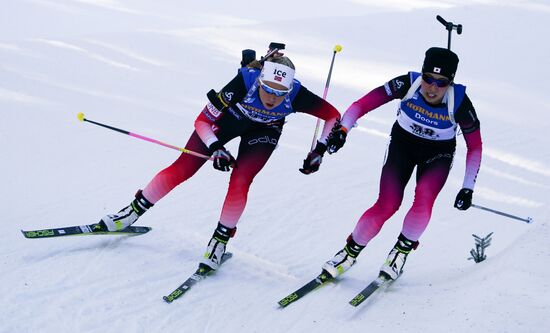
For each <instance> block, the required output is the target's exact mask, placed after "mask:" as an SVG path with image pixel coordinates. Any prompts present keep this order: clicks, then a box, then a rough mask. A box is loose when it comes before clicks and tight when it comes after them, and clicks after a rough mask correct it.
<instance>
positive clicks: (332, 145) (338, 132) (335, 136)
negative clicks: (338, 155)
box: [327, 123, 348, 154]
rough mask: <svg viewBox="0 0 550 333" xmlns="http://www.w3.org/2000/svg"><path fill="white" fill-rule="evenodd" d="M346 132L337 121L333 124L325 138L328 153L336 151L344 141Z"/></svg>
mask: <svg viewBox="0 0 550 333" xmlns="http://www.w3.org/2000/svg"><path fill="white" fill-rule="evenodd" d="M347 135H348V132H347V130H346V128H345V127H342V125H340V124H339V123H337V124H336V125H334V127H333V128H332V130H331V131H330V134H329V135H328V139H327V147H328V149H327V150H328V153H329V154H332V153H335V152H337V151H338V150H339V149H340V148H342V147H343V146H344V143H346V136H347Z"/></svg>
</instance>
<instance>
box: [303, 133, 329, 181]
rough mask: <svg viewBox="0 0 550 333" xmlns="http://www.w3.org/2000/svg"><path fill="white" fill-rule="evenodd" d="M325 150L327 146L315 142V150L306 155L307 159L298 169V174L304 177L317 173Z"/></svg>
mask: <svg viewBox="0 0 550 333" xmlns="http://www.w3.org/2000/svg"><path fill="white" fill-rule="evenodd" d="M326 150H327V146H326V145H325V144H323V143H321V142H319V141H317V145H316V146H315V149H313V151H311V152H309V154H307V157H306V159H305V160H304V166H303V167H302V168H301V169H299V170H300V172H301V173H303V174H304V175H309V174H310V173H314V172H316V171H319V167H320V166H321V162H323V155H324V154H325V151H326Z"/></svg>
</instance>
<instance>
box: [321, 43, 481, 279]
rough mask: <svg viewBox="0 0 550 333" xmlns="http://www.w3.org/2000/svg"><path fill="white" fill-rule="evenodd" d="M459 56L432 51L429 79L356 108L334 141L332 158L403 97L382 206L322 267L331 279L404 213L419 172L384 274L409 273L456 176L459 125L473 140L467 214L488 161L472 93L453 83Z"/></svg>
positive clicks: (376, 95)
mask: <svg viewBox="0 0 550 333" xmlns="http://www.w3.org/2000/svg"><path fill="white" fill-rule="evenodd" d="M457 66H458V56H457V55H456V54H455V53H453V52H452V51H450V50H447V49H444V48H437V47H433V48H430V49H428V50H427V51H426V56H425V59H424V63H423V66H422V73H416V72H409V73H408V74H406V75H402V76H398V77H396V78H394V79H392V80H390V81H389V82H387V83H386V84H384V85H383V86H380V87H378V88H376V89H374V90H372V91H371V92H369V93H368V94H367V95H365V96H364V97H362V98H361V99H359V100H358V101H356V102H355V103H353V104H352V105H351V106H350V107H349V108H348V110H347V111H346V112H345V114H344V116H343V118H342V121H341V122H340V124H337V125H336V126H335V127H334V128H333V130H332V132H331V134H330V137H329V139H328V143H327V145H328V152H329V153H331V154H332V153H334V152H336V151H338V149H340V148H341V147H342V146H343V145H344V143H345V141H346V136H347V134H348V133H349V131H350V130H351V128H352V127H353V125H354V124H355V122H356V120H357V119H359V118H360V117H362V116H364V115H365V114H367V113H368V112H370V111H372V110H374V109H376V108H378V107H379V106H381V105H383V104H385V103H387V102H389V101H391V100H394V99H397V98H399V99H401V102H400V104H399V108H398V111H397V121H396V122H395V123H394V125H393V128H392V131H391V140H390V144H389V147H388V151H387V153H386V158H385V163H384V166H383V168H382V174H381V177H380V192H379V195H378V200H377V201H376V202H375V203H374V205H373V206H372V207H371V208H369V209H368V210H367V211H366V212H365V213H364V214H363V215H362V216H361V218H360V219H359V221H358V222H357V225H356V226H355V229H354V230H353V232H352V233H351V234H350V235H349V237H348V239H347V244H346V246H345V247H344V248H343V249H342V250H340V251H339V252H338V253H336V255H335V256H334V258H332V259H331V260H329V261H327V262H326V263H325V264H324V266H323V269H324V270H325V271H326V272H328V273H329V274H330V275H331V276H332V277H336V276H338V275H340V274H342V273H344V272H345V271H346V270H348V269H349V268H350V267H351V266H352V265H353V264H354V263H355V260H356V258H357V256H358V255H359V253H360V252H361V250H362V249H363V248H364V247H365V246H366V245H367V244H368V243H369V241H370V240H371V239H373V238H374V237H375V236H376V235H377V234H378V232H379V231H380V229H381V228H382V225H383V224H384V222H386V221H387V220H388V219H389V218H390V217H391V216H392V215H393V214H394V213H395V212H396V211H397V210H398V209H399V206H400V205H401V202H402V200H403V191H404V189H405V186H406V184H407V182H408V181H409V179H410V177H411V175H412V172H413V169H414V168H415V167H416V188H415V194H414V202H413V204H412V207H411V208H410V209H409V211H408V213H407V214H406V216H405V220H404V222H403V228H402V230H401V234H400V235H399V237H398V238H397V243H396V244H395V246H394V247H393V248H392V250H391V251H390V253H389V255H388V258H387V259H386V261H385V263H384V264H383V265H382V268H381V269H380V274H381V275H382V276H384V277H385V278H387V279H394V280H395V279H396V278H397V277H399V275H400V274H401V273H402V272H403V266H404V265H405V261H406V259H407V255H408V254H409V253H410V252H411V250H413V249H416V247H417V246H418V244H419V242H418V239H419V238H420V236H421V235H422V233H423V232H424V230H425V229H426V227H427V226H428V222H429V221H430V217H431V214H432V208H433V205H434V202H435V199H436V197H437V195H438V194H439V192H440V191H441V189H442V188H443V185H444V184H445V181H446V180H447V176H448V175H449V171H450V169H451V166H452V162H453V157H454V153H455V145H456V135H457V127H458V126H459V127H460V129H461V130H462V133H463V134H464V140H465V141H466V146H467V154H466V172H465V176H464V182H463V185H462V189H461V190H460V191H459V192H458V195H457V196H456V200H455V203H454V207H456V208H458V209H460V210H466V209H468V208H469V207H470V205H471V203H472V194H473V190H474V184H475V180H476V176H477V173H478V171H479V166H480V163H481V151H482V144H481V134H480V129H479V120H478V118H477V115H476V112H475V110H474V107H473V105H472V102H471V101H470V99H469V98H468V96H467V95H466V87H465V86H463V85H460V84H457V83H454V78H455V73H456V69H457Z"/></svg>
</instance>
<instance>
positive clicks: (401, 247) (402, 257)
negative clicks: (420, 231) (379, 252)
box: [380, 234, 419, 280]
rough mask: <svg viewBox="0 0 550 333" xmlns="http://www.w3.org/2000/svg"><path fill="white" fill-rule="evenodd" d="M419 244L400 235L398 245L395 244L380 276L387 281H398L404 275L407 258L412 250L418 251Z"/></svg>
mask: <svg viewBox="0 0 550 333" xmlns="http://www.w3.org/2000/svg"><path fill="white" fill-rule="evenodd" d="M418 244H419V243H418V241H412V240H410V239H407V238H406V237H405V236H403V234H400V235H399V237H398V238H397V243H395V245H394V246H393V249H392V250H391V251H390V253H389V254H388V258H387V259H386V261H385V262H384V265H382V267H381V268H380V275H381V276H384V277H386V278H387V279H392V280H395V279H397V278H398V277H399V276H400V275H401V273H403V266H405V262H406V261H407V256H408V255H409V253H410V252H411V251H412V250H414V249H416V247H417V246H418Z"/></svg>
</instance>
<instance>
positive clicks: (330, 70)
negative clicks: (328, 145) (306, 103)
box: [311, 45, 342, 151]
mask: <svg viewBox="0 0 550 333" xmlns="http://www.w3.org/2000/svg"><path fill="white" fill-rule="evenodd" d="M340 51H342V46H341V45H336V46H334V50H333V53H332V61H331V62H330V69H329V71H328V77H327V83H326V84H325V91H324V92H323V99H325V100H326V99H327V94H328V86H329V84H330V77H331V76H332V67H333V66H334V58H336V53H338V52H340ZM320 125H321V119H319V118H317V125H315V132H313V140H312V141H311V151H313V149H314V148H315V145H316V144H317V133H318V132H319V126H320Z"/></svg>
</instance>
